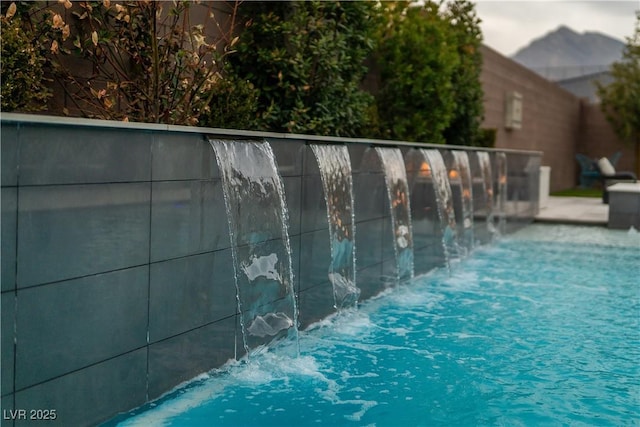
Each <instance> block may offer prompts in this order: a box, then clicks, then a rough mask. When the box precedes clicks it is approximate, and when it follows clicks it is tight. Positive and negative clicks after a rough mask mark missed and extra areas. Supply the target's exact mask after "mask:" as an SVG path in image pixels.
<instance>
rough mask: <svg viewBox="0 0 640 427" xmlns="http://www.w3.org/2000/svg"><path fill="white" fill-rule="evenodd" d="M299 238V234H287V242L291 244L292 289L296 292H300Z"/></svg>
mask: <svg viewBox="0 0 640 427" xmlns="http://www.w3.org/2000/svg"><path fill="white" fill-rule="evenodd" d="M300 240H301V236H300V235H299V234H298V235H295V236H289V244H290V245H291V265H292V266H293V289H295V292H296V294H297V293H298V292H300V263H301V259H302V257H301V253H300Z"/></svg>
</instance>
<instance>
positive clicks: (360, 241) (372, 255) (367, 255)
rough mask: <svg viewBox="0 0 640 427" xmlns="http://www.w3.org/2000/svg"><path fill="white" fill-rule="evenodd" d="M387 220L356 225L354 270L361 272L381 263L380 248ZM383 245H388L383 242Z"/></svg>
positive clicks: (381, 219) (382, 219)
mask: <svg viewBox="0 0 640 427" xmlns="http://www.w3.org/2000/svg"><path fill="white" fill-rule="evenodd" d="M387 222H388V219H387V218H379V219H374V220H370V221H363V222H358V223H356V268H357V269H358V270H362V269H364V268H367V267H369V266H372V265H376V264H379V263H380V261H382V246H383V237H384V230H385V224H386V223H387ZM385 245H388V243H386V242H385Z"/></svg>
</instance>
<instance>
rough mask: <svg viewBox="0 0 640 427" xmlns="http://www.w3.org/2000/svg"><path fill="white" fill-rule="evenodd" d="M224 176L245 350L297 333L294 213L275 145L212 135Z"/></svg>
mask: <svg viewBox="0 0 640 427" xmlns="http://www.w3.org/2000/svg"><path fill="white" fill-rule="evenodd" d="M209 142H210V144H211V147H212V148H213V151H214V152H215V155H216V160H217V162H218V167H219V169H220V174H221V177H222V184H223V192H224V200H225V206H226V210H227V220H228V223H229V236H230V240H231V250H232V254H233V264H234V265H233V266H234V271H235V282H236V297H237V301H238V311H239V313H240V325H241V328H242V338H243V345H244V349H245V351H246V352H247V354H249V352H250V349H252V348H255V347H258V346H260V345H263V344H268V343H269V342H271V341H273V340H275V339H276V338H280V337H283V336H287V335H288V336H292V337H293V338H294V339H295V340H296V341H297V337H298V331H297V324H298V311H297V306H296V301H295V294H294V289H293V268H292V263H291V245H290V243H289V232H288V223H289V215H288V211H287V206H286V204H285V199H284V188H283V185H282V181H281V179H280V175H279V174H278V170H277V167H276V163H275V157H274V155H273V152H272V150H271V146H270V145H269V144H268V143H266V142H255V141H254V142H249V141H224V140H210V141H209Z"/></svg>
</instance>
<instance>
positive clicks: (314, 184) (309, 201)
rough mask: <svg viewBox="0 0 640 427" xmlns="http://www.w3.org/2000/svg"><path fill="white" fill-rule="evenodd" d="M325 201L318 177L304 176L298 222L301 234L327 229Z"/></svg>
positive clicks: (320, 180)
mask: <svg viewBox="0 0 640 427" xmlns="http://www.w3.org/2000/svg"><path fill="white" fill-rule="evenodd" d="M325 200H326V199H325V195H324V190H323V188H322V179H321V178H320V175H309V176H308V175H305V176H304V177H303V178H302V218H301V220H300V223H301V224H300V231H301V232H302V233H307V232H310V231H317V230H322V229H325V228H328V227H329V223H328V220H327V204H326V201H325Z"/></svg>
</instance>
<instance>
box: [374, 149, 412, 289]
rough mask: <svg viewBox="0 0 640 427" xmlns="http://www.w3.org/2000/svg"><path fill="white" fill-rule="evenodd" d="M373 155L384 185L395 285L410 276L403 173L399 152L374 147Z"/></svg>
mask: <svg viewBox="0 0 640 427" xmlns="http://www.w3.org/2000/svg"><path fill="white" fill-rule="evenodd" d="M376 153H377V154H378V156H379V158H380V161H381V163H382V168H383V170H384V176H385V181H386V184H387V197H388V200H389V209H390V210H391V227H392V228H391V229H392V230H393V239H394V240H393V248H394V251H395V254H396V280H395V282H397V283H399V282H402V281H405V280H409V279H411V278H412V277H413V232H412V229H411V207H410V202H409V184H408V183H407V172H406V168H405V163H404V159H403V158H402V153H401V152H400V150H399V149H397V148H383V147H376Z"/></svg>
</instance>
